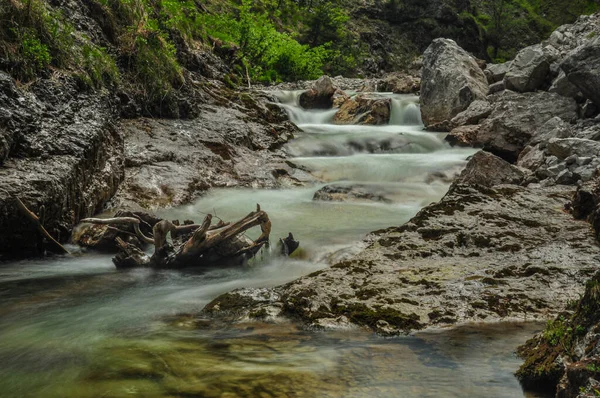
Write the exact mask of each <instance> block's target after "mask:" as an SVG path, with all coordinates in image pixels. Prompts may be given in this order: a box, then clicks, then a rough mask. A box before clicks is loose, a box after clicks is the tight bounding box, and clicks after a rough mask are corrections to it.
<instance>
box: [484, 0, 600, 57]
mask: <svg viewBox="0 0 600 398" xmlns="http://www.w3.org/2000/svg"><path fill="white" fill-rule="evenodd" d="M475 4H476V11H477V15H476V16H475V18H476V20H477V22H478V24H479V25H480V26H481V27H482V28H483V33H484V35H483V36H484V40H485V41H486V42H487V45H488V55H489V56H490V58H491V59H492V60H493V61H495V62H504V61H506V60H508V59H511V58H513V57H514V56H515V54H516V52H517V51H518V50H519V49H520V48H523V47H525V46H527V45H530V44H533V43H538V42H540V41H542V40H543V39H545V38H547V37H548V36H549V35H550V33H552V31H553V30H554V29H556V28H557V27H558V26H559V25H562V24H565V23H569V22H572V21H574V20H575V19H576V18H577V16H579V15H581V14H591V13H593V12H595V11H597V10H598V9H600V5H599V3H598V2H597V1H595V0H570V1H565V0H479V1H477V2H476V3H475Z"/></svg>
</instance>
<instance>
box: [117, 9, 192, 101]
mask: <svg viewBox="0 0 600 398" xmlns="http://www.w3.org/2000/svg"><path fill="white" fill-rule="evenodd" d="M132 40H133V46H132V48H131V53H130V54H129V55H130V62H129V64H128V69H129V71H130V72H131V73H132V74H135V76H136V79H137V81H139V82H140V83H141V86H142V88H143V90H144V93H143V94H144V95H145V96H146V97H147V98H149V99H153V100H157V99H164V98H166V97H167V96H168V95H170V94H171V93H172V91H173V90H174V87H177V86H180V85H181V84H183V80H184V79H183V74H182V70H181V66H180V65H179V63H178V62H177V55H176V50H175V46H174V45H173V43H171V42H170V41H169V40H168V39H167V37H166V35H165V34H164V33H162V32H160V31H159V30H158V29H157V28H156V24H155V22H154V21H152V20H149V21H148V24H147V26H146V27H145V29H142V30H139V31H137V32H135V33H134V35H133V39H132Z"/></svg>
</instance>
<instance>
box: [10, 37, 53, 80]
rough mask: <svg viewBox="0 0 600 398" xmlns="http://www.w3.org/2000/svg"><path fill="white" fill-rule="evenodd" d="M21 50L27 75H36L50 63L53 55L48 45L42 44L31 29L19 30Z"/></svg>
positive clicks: (24, 71)
mask: <svg viewBox="0 0 600 398" xmlns="http://www.w3.org/2000/svg"><path fill="white" fill-rule="evenodd" d="M16 33H17V35H18V36H19V40H18V42H19V43H20V49H19V50H20V52H21V55H22V57H23V61H24V70H23V73H24V75H25V76H28V77H29V76H34V75H35V74H36V73H38V72H39V71H41V70H43V69H45V68H46V67H47V66H48V65H50V61H51V60H52V57H51V56H50V50H49V49H48V46H47V45H45V44H42V42H40V40H39V39H38V38H37V36H36V35H35V33H34V32H32V31H30V30H24V31H17V32H16Z"/></svg>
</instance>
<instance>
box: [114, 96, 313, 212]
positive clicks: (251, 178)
mask: <svg viewBox="0 0 600 398" xmlns="http://www.w3.org/2000/svg"><path fill="white" fill-rule="evenodd" d="M269 112H270V111H269ZM249 113H250V111H249V110H248V109H244V108H240V107H238V108H237V109H236V108H235V107H233V108H225V107H222V106H218V105H214V106H209V105H207V106H205V108H204V109H203V112H201V113H200V115H199V116H198V118H196V119H194V120H172V119H134V120H127V121H123V122H122V124H121V128H122V131H123V132H124V135H125V181H124V183H123V184H122V185H121V187H120V188H119V191H118V193H117V194H116V196H115V197H114V198H113V200H112V201H111V207H116V208H120V209H123V208H125V209H140V207H141V208H143V209H157V208H161V207H168V206H176V205H181V204H185V203H189V202H190V201H192V200H193V199H194V198H196V197H197V196H198V195H199V194H201V193H202V192H203V191H206V190H207V189H209V188H211V187H232V186H245V187H255V188H256V187H276V186H280V185H289V184H301V183H300V182H299V181H297V180H296V179H295V178H294V173H295V169H294V168H292V167H290V166H289V165H288V164H287V163H286V162H285V158H286V156H285V154H284V153H283V152H282V150H281V147H282V146H283V145H284V144H285V143H286V142H287V141H288V140H289V139H290V138H292V137H293V134H294V132H296V127H295V126H293V125H292V124H291V123H289V122H287V121H286V122H277V121H275V122H274V123H268V122H266V121H265V120H264V119H261V118H260V116H259V115H257V116H256V117H253V116H251V115H249Z"/></svg>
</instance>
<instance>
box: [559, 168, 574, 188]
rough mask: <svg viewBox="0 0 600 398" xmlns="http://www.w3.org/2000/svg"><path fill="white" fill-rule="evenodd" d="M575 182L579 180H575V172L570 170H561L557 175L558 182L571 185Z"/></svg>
mask: <svg viewBox="0 0 600 398" xmlns="http://www.w3.org/2000/svg"><path fill="white" fill-rule="evenodd" d="M574 182H577V181H574V180H573V173H572V172H570V171H569V170H563V171H561V172H560V173H559V174H558V176H557V177H556V183H557V184H561V185H570V184H573V183H574Z"/></svg>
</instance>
